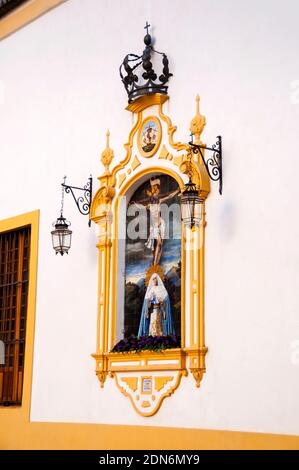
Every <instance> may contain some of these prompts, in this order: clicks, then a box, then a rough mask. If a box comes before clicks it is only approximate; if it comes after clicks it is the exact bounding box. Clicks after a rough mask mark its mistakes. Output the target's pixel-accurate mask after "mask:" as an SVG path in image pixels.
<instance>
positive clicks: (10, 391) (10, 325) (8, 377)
mask: <svg viewBox="0 0 299 470" xmlns="http://www.w3.org/2000/svg"><path fill="white" fill-rule="evenodd" d="M29 257H30V227H25V228H22V229H19V230H14V231H12V232H6V233H2V234H0V405H21V403H22V386H23V371H24V355H25V334H26V316H27V297H28V284H29Z"/></svg>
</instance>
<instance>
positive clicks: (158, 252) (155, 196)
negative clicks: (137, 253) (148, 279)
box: [131, 177, 180, 265]
mask: <svg viewBox="0 0 299 470" xmlns="http://www.w3.org/2000/svg"><path fill="white" fill-rule="evenodd" d="M179 192H180V190H179V189H176V190H175V191H172V192H170V193H165V194H160V179H159V178H156V177H152V178H151V179H150V188H149V189H147V190H146V194H147V196H148V197H147V198H145V199H143V200H141V201H140V200H139V201H138V203H136V202H134V201H133V202H131V204H135V205H136V206H137V207H138V206H142V207H145V208H146V209H147V210H148V211H149V213H150V231H149V237H148V240H147V241H146V243H145V246H146V248H148V249H149V250H152V252H153V265H157V264H159V262H160V259H161V256H162V252H163V241H164V238H165V221H164V219H163V218H162V217H161V204H162V203H164V202H166V201H168V200H170V199H172V198H173V197H175V196H176V195H177V194H178V193H179Z"/></svg>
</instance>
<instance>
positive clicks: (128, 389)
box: [115, 370, 186, 417]
mask: <svg viewBox="0 0 299 470" xmlns="http://www.w3.org/2000/svg"><path fill="white" fill-rule="evenodd" d="M124 374H126V373H125V372H118V373H116V374H115V381H116V385H117V387H118V388H119V390H120V391H121V392H122V393H123V395H125V396H126V397H128V398H129V399H130V400H131V403H132V405H133V407H134V408H135V410H136V411H137V413H139V414H140V415H141V416H144V417H149V416H153V415H154V414H155V413H157V411H158V410H159V408H160V407H161V405H162V402H163V400H164V399H165V398H167V397H170V396H171V395H172V394H173V393H174V392H175V390H176V389H177V388H178V386H179V384H180V381H181V378H182V375H186V374H185V373H184V372H183V371H180V370H178V371H174V372H172V373H171V374H169V373H168V374H167V375H166V376H164V375H161V372H152V373H151V375H149V376H148V377H146V378H147V379H148V380H149V381H150V383H151V384H156V383H158V387H157V388H158V390H157V388H156V386H154V387H153V386H152V387H151V393H147V392H144V391H143V390H142V378H143V377H142V376H141V375H136V376H132V377H128V376H127V375H124ZM128 379H132V380H128ZM133 379H134V380H133ZM157 380H158V382H157ZM136 382H137V384H138V385H137V388H136ZM132 384H133V387H132Z"/></svg>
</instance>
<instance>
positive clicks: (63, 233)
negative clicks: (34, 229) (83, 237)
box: [51, 176, 72, 256]
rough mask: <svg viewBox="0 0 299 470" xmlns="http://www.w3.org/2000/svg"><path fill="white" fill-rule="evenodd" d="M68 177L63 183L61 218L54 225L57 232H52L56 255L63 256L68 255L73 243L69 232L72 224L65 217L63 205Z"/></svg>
mask: <svg viewBox="0 0 299 470" xmlns="http://www.w3.org/2000/svg"><path fill="white" fill-rule="evenodd" d="M65 180H66V176H65V177H64V179H63V183H62V185H61V186H62V193H61V208H60V217H58V218H57V220H56V222H54V223H53V226H54V227H55V230H52V232H51V235H52V244H53V248H54V250H55V253H56V255H57V253H60V254H61V256H63V255H64V253H66V254H68V252H69V249H70V248H71V243H72V231H71V230H69V226H70V225H71V223H70V222H69V221H68V220H66V218H65V217H63V204H64V185H65Z"/></svg>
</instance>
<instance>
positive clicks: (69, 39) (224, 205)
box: [0, 0, 299, 434]
mask: <svg viewBox="0 0 299 470" xmlns="http://www.w3.org/2000/svg"><path fill="white" fill-rule="evenodd" d="M298 14H299V5H298V2H297V1H296V0H286V1H285V2H284V3H281V2H278V1H274V0H272V1H271V0H251V1H248V2H239V1H237V0H218V1H216V0H212V1H211V0H210V1H209V2H208V1H203V0H193V1H192V0H163V1H161V0H146V1H145V0H142V1H140V0H127V1H126V2H124V1H122V0H117V1H112V0H84V1H82V0H81V1H80V0H69V1H68V2H66V3H65V4H62V5H61V6H60V7H58V8H56V9H55V10H53V11H51V12H50V13H48V14H46V15H44V16H43V17H41V18H39V19H38V20H37V21H35V22H33V23H32V24H30V25H28V26H26V27H25V28H23V29H22V30H20V31H18V32H17V33H15V34H13V35H12V36H10V37H9V38H7V39H5V40H3V41H2V42H1V44H0V57H1V59H0V134H1V137H0V139H1V140H0V142H1V147H0V159H1V171H0V218H1V219H3V218H6V217H10V216H13V215H17V214H20V213H24V212H27V211H31V210H34V209H37V208H39V209H40V211H41V219H40V245H39V265H38V293H37V310H36V332H35V354H34V377H33V389H32V406H31V419H32V420H34V421H64V422H93V423H115V424H139V425H159V426H181V427H196V428H207V429H229V430H241V431H257V432H274V433H291V434H299V401H298V395H299V358H298V356H299V354H297V355H296V350H295V349H294V348H295V347H296V341H297V348H299V297H298V291H299V268H298V266H299V249H298V237H299V221H298V208H297V207H298V196H299V190H298V174H299V159H298V155H297V153H298V150H297V144H296V142H297V136H298V132H299V94H298V93H296V90H295V89H293V88H294V87H296V86H297V87H298V82H297V85H296V82H295V81H296V80H299V58H298V35H299V33H298V26H297V18H298ZM146 20H148V21H149V22H150V23H151V24H152V25H153V26H154V28H153V30H152V32H153V35H154V36H155V37H156V38H157V41H156V47H157V49H158V50H163V51H165V52H167V54H168V56H169V59H170V68H171V71H172V72H173V74H174V76H173V78H172V79H171V81H170V84H169V94H170V103H169V107H168V113H169V114H170V115H171V117H172V119H173V122H174V123H175V124H176V125H178V132H177V138H178V139H179V140H184V141H186V140H187V139H188V136H189V130H188V127H189V122H190V119H191V118H192V117H193V115H194V111H195V101H194V98H195V95H196V93H199V94H200V95H201V111H202V113H203V114H204V115H205V116H206V118H207V126H206V130H205V134H204V136H203V137H204V140H205V141H207V142H209V143H212V142H213V140H214V138H215V136H216V135H218V134H219V133H221V135H222V136H223V145H224V194H223V196H222V197H220V196H219V195H218V193H217V184H216V185H214V186H213V188H212V194H211V195H210V197H209V199H208V202H207V220H208V226H207V233H206V235H207V240H206V343H207V346H208V347H209V353H208V355H207V373H206V376H205V377H204V380H203V382H202V385H201V388H200V389H197V388H196V387H195V386H194V382H193V379H192V380H191V379H182V384H181V386H180V387H179V389H178V390H177V391H176V392H175V394H174V395H173V396H172V397H171V398H167V399H166V400H165V401H164V404H163V406H162V408H161V410H160V411H159V413H158V414H157V415H156V416H154V417H152V418H142V417H140V416H138V415H137V414H136V413H135V411H134V410H133V409H132V406H131V404H130V402H129V400H128V399H127V398H125V397H124V396H123V395H122V394H121V393H120V392H119V391H118V389H117V388H116V386H115V384H114V382H113V381H112V380H111V379H108V380H107V382H106V385H105V388H104V389H103V390H102V389H100V387H99V382H98V380H97V378H96V376H95V375H94V360H93V359H92V358H91V357H90V354H91V353H92V352H94V351H95V341H96V309H97V290H96V287H97V251H96V248H95V233H94V231H93V229H92V228H91V229H89V228H88V226H87V219H86V218H84V217H83V216H80V215H79V213H77V210H76V208H75V205H74V203H73V201H72V200H71V197H70V196H68V197H66V204H65V214H66V216H67V217H68V218H69V219H70V220H71V221H72V229H73V232H74V234H73V245H72V249H71V251H70V254H69V256H65V257H63V258H62V257H58V256H57V257H55V255H54V252H53V250H52V248H51V240H50V230H51V223H52V222H53V221H54V220H55V218H56V217H57V215H58V210H59V204H60V189H59V184H60V182H61V179H62V177H63V175H64V174H67V175H68V181H69V183H72V184H78V185H80V184H82V183H84V182H85V180H86V179H87V177H88V176H89V174H90V173H92V174H93V175H94V176H98V175H99V174H100V172H101V171H102V168H101V165H100V152H101V151H102V149H103V147H104V145H105V132H106V129H107V128H109V129H110V131H111V146H112V147H113V148H114V151H115V154H116V160H117V158H121V157H123V155H124V150H123V143H124V142H125V141H126V140H127V136H128V132H129V130H130V128H131V115H130V113H128V112H126V111H124V110H123V109H124V107H125V106H126V94H125V90H124V89H123V86H122V84H121V82H120V79H119V76H118V67H119V64H120V63H121V61H122V59H123V57H124V55H125V54H126V53H128V52H135V51H136V52H139V51H141V48H142V45H143V43H142V39H143V26H144V23H145V21H146ZM292 87H293V88H292ZM296 359H298V361H296Z"/></svg>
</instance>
